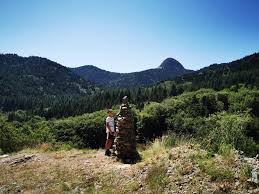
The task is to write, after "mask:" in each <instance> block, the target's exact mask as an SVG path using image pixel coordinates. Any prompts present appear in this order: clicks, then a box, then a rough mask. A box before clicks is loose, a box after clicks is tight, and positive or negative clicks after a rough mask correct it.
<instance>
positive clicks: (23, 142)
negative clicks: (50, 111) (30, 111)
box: [0, 111, 55, 152]
mask: <svg viewBox="0 0 259 194" xmlns="http://www.w3.org/2000/svg"><path fill="white" fill-rule="evenodd" d="M54 140H55V139H54V137H53V134H52V132H51V131H50V129H49V127H48V123H47V122H46V121H45V120H44V119H42V118H41V117H38V116H28V115H26V113H25V112H23V111H17V112H15V113H12V114H9V115H8V119H7V117H6V116H4V115H0V149H1V150H2V151H3V152H13V151H18V150H20V149H22V148H24V147H27V146H35V145H38V144H40V143H45V142H49V143H52V142H54Z"/></svg>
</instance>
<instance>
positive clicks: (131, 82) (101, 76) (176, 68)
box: [71, 58, 192, 88]
mask: <svg viewBox="0 0 259 194" xmlns="http://www.w3.org/2000/svg"><path fill="white" fill-rule="evenodd" d="M71 70H72V71H74V72H75V73H76V74H78V75H79V76H81V77H83V78H85V79H86V80H90V81H93V82H95V83H96V84H97V85H101V86H106V87H115V88H134V87H140V86H149V85H152V84H155V83H157V82H160V81H164V80H168V79H173V78H175V77H176V76H180V75H183V74H186V73H190V72H192V70H188V69H185V68H184V67H183V65H182V64H181V63H180V62H178V61H177V60H175V59H173V58H167V59H165V60H164V61H163V62H162V63H161V65H160V66H159V67H157V68H154V69H147V70H144V71H139V72H132V73H115V72H109V71H106V70H103V69H100V68H98V67H95V66H93V65H86V66H81V67H76V68H71Z"/></svg>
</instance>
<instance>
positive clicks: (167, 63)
mask: <svg viewBox="0 0 259 194" xmlns="http://www.w3.org/2000/svg"><path fill="white" fill-rule="evenodd" d="M159 68H161V69H166V70H172V69H173V70H176V71H180V70H184V67H183V65H182V64H181V63H180V62H179V61H177V60H176V59H173V58H167V59H165V60H164V61H163V62H162V63H161V65H160V66H159Z"/></svg>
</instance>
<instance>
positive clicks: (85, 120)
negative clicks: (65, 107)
mask: <svg viewBox="0 0 259 194" xmlns="http://www.w3.org/2000/svg"><path fill="white" fill-rule="evenodd" d="M105 118H106V111H98V112H94V113H90V114H85V115H82V116H78V117H69V118H65V119H60V120H57V121H54V122H53V124H52V126H51V129H52V131H53V133H54V134H55V138H56V140H57V141H60V142H65V143H68V144H72V145H74V146H75V147H77V148H99V147H102V146H104V143H105V140H106V132H105V128H104V124H105Z"/></svg>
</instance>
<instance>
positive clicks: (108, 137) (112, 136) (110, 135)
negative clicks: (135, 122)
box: [106, 133, 115, 140]
mask: <svg viewBox="0 0 259 194" xmlns="http://www.w3.org/2000/svg"><path fill="white" fill-rule="evenodd" d="M106 138H107V139H112V140H114V139H115V136H114V135H113V134H112V133H107V137H106Z"/></svg>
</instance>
